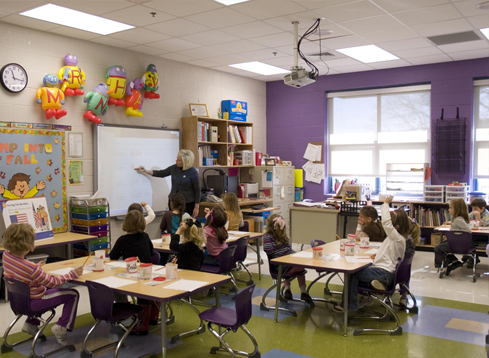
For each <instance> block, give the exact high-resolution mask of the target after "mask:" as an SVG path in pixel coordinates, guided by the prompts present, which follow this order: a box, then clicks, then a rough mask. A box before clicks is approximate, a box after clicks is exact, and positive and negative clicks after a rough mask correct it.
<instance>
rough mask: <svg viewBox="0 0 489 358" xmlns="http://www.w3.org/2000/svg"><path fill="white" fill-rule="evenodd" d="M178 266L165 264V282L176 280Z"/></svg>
mask: <svg viewBox="0 0 489 358" xmlns="http://www.w3.org/2000/svg"><path fill="white" fill-rule="evenodd" d="M177 271H178V265H177V264H172V263H167V264H166V279H167V280H176V279H177V278H178V275H177Z"/></svg>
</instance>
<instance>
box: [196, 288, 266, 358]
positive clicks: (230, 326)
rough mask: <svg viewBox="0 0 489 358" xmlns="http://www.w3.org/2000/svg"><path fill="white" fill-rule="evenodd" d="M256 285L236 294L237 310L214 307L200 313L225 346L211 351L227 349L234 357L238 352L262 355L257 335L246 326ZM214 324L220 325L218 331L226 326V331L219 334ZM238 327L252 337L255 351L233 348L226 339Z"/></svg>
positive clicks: (251, 356)
mask: <svg viewBox="0 0 489 358" xmlns="http://www.w3.org/2000/svg"><path fill="white" fill-rule="evenodd" d="M255 286H256V283H255V284H253V285H251V286H249V287H247V288H245V289H243V290H241V291H240V292H238V294H237V295H236V301H235V308H236V309H235V310H233V309H231V308H227V307H214V308H211V309H209V310H207V311H204V312H202V313H201V314H200V318H201V319H203V320H204V321H207V322H208V324H207V327H208V329H209V332H211V333H212V334H213V335H214V336H215V337H216V338H217V339H218V340H219V342H220V343H221V344H222V345H223V346H224V348H221V347H212V348H211V351H210V353H212V354H216V353H217V352H218V351H227V352H229V354H230V355H231V357H233V358H236V354H239V355H244V356H247V357H250V358H260V357H261V354H260V351H259V350H258V343H257V342H256V339H255V337H253V335H252V334H251V333H250V331H249V330H248V329H247V328H246V327H245V324H248V322H249V320H250V319H251V315H252V309H251V298H252V295H253V290H254V289H255ZM212 324H216V325H218V326H219V330H218V331H221V328H224V329H225V331H224V332H223V333H222V334H219V333H218V332H216V331H215V330H214V329H213V328H212ZM238 328H241V329H242V330H243V332H245V333H246V334H247V336H248V337H249V338H250V339H251V342H252V343H253V346H254V350H253V352H251V353H247V352H242V351H238V350H235V349H232V348H231V347H230V346H229V344H228V343H227V342H226V341H225V340H224V336H225V335H226V334H228V333H229V332H230V331H233V332H236V331H237V330H238Z"/></svg>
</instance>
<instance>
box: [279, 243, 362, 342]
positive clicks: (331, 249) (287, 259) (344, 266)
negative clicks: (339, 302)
mask: <svg viewBox="0 0 489 358" xmlns="http://www.w3.org/2000/svg"><path fill="white" fill-rule="evenodd" d="M319 247H322V248H323V257H324V256H326V255H327V254H340V255H342V256H341V257H340V259H339V260H338V261H326V260H314V259H313V258H312V248H311V249H308V250H304V251H302V252H310V253H311V256H310V257H309V258H307V257H297V256H294V255H295V254H290V255H285V256H282V257H278V258H275V259H272V260H271V263H273V264H276V265H279V267H278V277H277V296H276V301H275V319H274V320H275V322H278V306H279V302H280V291H281V285H282V266H283V265H287V266H299V267H302V268H310V269H314V270H316V269H327V270H328V271H331V272H341V273H343V274H344V286H345V287H348V282H349V280H350V275H351V274H353V273H356V272H358V271H361V270H363V269H364V268H366V267H368V266H370V265H371V263H363V262H347V261H346V260H345V257H344V252H342V251H340V242H339V240H337V241H335V242H330V243H327V244H325V245H321V246H319ZM364 251H366V250H364ZM357 256H363V257H365V254H363V255H362V253H361V252H360V253H355V257H357ZM344 296H345V297H343V308H344V313H343V335H344V336H345V337H346V336H347V328H348V290H347V289H345V290H344Z"/></svg>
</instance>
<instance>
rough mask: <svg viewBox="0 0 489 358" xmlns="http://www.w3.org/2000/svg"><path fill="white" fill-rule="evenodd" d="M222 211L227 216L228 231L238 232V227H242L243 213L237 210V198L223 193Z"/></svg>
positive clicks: (233, 194) (232, 194) (234, 195)
mask: <svg viewBox="0 0 489 358" xmlns="http://www.w3.org/2000/svg"><path fill="white" fill-rule="evenodd" d="M221 199H222V204H223V206H224V211H225V212H226V214H227V216H228V223H229V224H228V227H227V229H228V230H229V231H238V230H239V228H240V227H243V226H244V222H243V213H242V212H241V210H240V208H239V203H238V197H237V196H236V194H235V193H225V194H222V195H221Z"/></svg>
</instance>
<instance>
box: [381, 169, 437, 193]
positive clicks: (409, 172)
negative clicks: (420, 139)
mask: <svg viewBox="0 0 489 358" xmlns="http://www.w3.org/2000/svg"><path fill="white" fill-rule="evenodd" d="M427 168H428V164H427V163H424V164H423V163H421V164H420V163H415V164H413V163H389V164H387V168H386V191H387V192H388V193H389V194H393V195H396V196H407V195H410V196H419V197H421V196H422V195H423V187H424V186H425V184H429V182H428V180H425V178H426V177H427V175H426V170H427Z"/></svg>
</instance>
